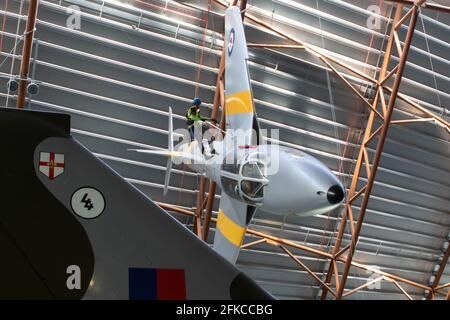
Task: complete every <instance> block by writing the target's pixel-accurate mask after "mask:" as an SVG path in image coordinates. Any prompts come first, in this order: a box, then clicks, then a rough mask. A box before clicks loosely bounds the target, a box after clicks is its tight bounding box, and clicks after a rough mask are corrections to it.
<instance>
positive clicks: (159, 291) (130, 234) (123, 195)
mask: <svg viewBox="0 0 450 320" xmlns="http://www.w3.org/2000/svg"><path fill="white" fill-rule="evenodd" d="M0 134H1V137H2V138H1V139H0V148H1V150H3V151H4V154H3V156H2V157H1V158H0V178H1V180H2V209H1V210H0V252H1V260H2V263H1V264H0V282H1V284H2V285H1V286H0V299H149V300H159V299H178V300H183V299H252V298H257V299H261V298H270V295H268V294H267V293H266V292H265V291H264V290H263V289H261V288H260V287H259V286H258V285H257V284H256V283H254V281H252V280H251V279H249V278H248V277H246V276H245V275H244V274H242V273H240V272H239V271H238V270H237V269H236V268H235V267H234V266H233V265H231V264H230V263H228V262H227V261H226V260H225V259H223V258H222V257H221V256H220V255H218V254H217V253H216V252H214V250H212V249H211V248H210V247H209V246H208V245H207V244H205V243H204V242H203V241H201V240H200V239H198V238H197V237H196V236H195V235H194V234H193V233H192V232H191V231H189V230H188V229H187V228H186V227H185V226H183V225H182V224H181V223H179V222H178V221H177V220H176V219H175V218H173V217H172V216H171V215H169V214H168V213H167V212H165V211H164V210H163V209H161V208H160V207H159V206H157V205H156V204H155V203H154V202H153V201H151V200H150V199H149V198H148V197H147V196H146V195H144V194H143V193H142V192H140V191H139V190H138V189H136V188H135V187H134V186H133V185H131V184H130V183H128V182H126V181H125V180H124V179H123V178H122V177H121V176H120V175H119V174H117V173H116V172H114V171H113V170H112V169H111V168H110V167H109V166H107V165H106V164H105V163H103V162H102V161H100V160H99V159H98V158H96V157H95V156H94V155H93V154H92V153H91V152H89V151H88V150H87V149H86V148H85V147H83V146H82V145H81V144H80V143H78V142H77V141H76V140H75V139H73V138H72V137H71V135H70V117H69V116H67V115H63V114H55V113H48V112H36V111H27V110H17V109H6V108H3V109H2V110H0ZM12 137H13V138H12Z"/></svg>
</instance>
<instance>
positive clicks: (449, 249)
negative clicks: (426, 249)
mask: <svg viewBox="0 0 450 320" xmlns="http://www.w3.org/2000/svg"><path fill="white" fill-rule="evenodd" d="M447 242H448V247H447V250H446V251H445V254H444V257H442V261H441V263H440V264H439V270H438V272H437V274H436V276H435V278H434V281H433V284H432V285H431V291H430V292H429V293H428V295H427V299H428V300H429V299H431V298H432V297H433V294H434V293H435V292H436V288H437V287H438V286H439V281H441V277H442V274H443V273H444V270H445V267H446V266H447V262H448V258H449V256H450V240H448V241H447Z"/></svg>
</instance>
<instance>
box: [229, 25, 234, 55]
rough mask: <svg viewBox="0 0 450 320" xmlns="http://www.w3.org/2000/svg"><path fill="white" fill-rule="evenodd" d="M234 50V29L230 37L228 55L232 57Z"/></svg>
mask: <svg viewBox="0 0 450 320" xmlns="http://www.w3.org/2000/svg"><path fill="white" fill-rule="evenodd" d="M233 48H234V28H233V29H231V31H230V35H229V36H228V55H231V53H232V52H233Z"/></svg>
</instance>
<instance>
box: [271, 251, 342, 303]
mask: <svg viewBox="0 0 450 320" xmlns="http://www.w3.org/2000/svg"><path fill="white" fill-rule="evenodd" d="M279 247H280V248H281V249H282V250H283V251H284V252H285V253H286V254H287V255H288V256H289V257H290V258H291V259H292V260H294V261H295V262H296V263H297V264H298V265H299V266H300V267H301V268H302V269H303V270H305V271H306V272H308V274H309V275H311V276H312V277H313V278H314V279H316V280H317V281H318V282H319V283H320V284H322V286H324V287H326V288H327V289H328V290H329V291H330V292H331V294H332V295H334V296H336V293H335V292H334V291H333V289H331V288H330V287H329V286H328V284H326V283H325V282H323V281H322V279H320V278H319V277H318V276H317V275H316V274H315V273H314V272H313V271H312V270H311V269H309V268H308V267H307V266H306V265H305V264H304V263H303V262H302V261H300V259H298V258H297V257H296V256H294V255H293V254H292V252H290V251H289V250H288V249H287V248H286V247H285V246H283V245H280V246H279Z"/></svg>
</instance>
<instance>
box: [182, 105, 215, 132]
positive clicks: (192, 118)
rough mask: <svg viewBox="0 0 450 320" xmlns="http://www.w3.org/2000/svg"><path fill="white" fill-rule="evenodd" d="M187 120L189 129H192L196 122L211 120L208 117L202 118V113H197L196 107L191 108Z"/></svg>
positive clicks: (187, 113)
mask: <svg viewBox="0 0 450 320" xmlns="http://www.w3.org/2000/svg"><path fill="white" fill-rule="evenodd" d="M186 119H187V125H188V127H192V126H193V125H194V123H195V122H196V121H202V120H211V119H210V118H208V117H202V116H201V115H200V111H199V112H197V111H196V106H195V105H194V106H191V107H190V108H189V109H188V110H187V112H186Z"/></svg>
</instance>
